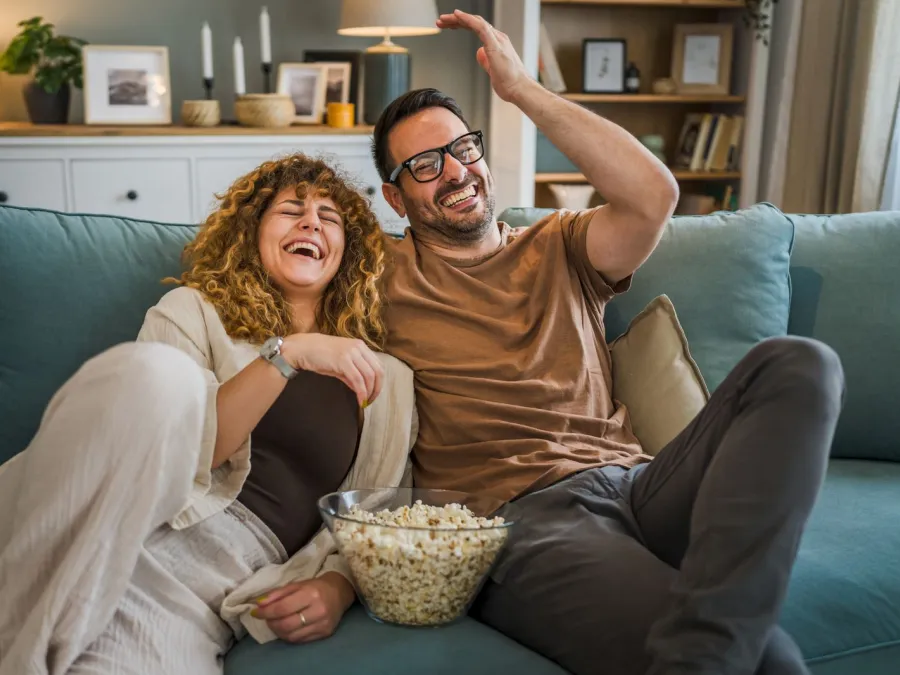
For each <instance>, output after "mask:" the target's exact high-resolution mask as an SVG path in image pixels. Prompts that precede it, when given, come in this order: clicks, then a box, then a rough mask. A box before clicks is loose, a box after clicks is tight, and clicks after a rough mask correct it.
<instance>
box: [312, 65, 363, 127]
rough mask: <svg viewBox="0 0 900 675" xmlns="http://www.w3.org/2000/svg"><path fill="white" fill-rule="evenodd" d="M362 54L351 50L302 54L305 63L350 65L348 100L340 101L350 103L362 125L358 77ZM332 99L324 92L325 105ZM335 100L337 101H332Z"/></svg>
mask: <svg viewBox="0 0 900 675" xmlns="http://www.w3.org/2000/svg"><path fill="white" fill-rule="evenodd" d="M362 54H363V53H362V52H361V51H359V50H353V49H308V50H306V51H304V52H303V61H304V62H305V63H322V62H329V63H340V64H349V65H350V81H349V88H348V94H349V98H345V99H341V100H342V102H344V103H352V104H353V106H354V108H355V110H356V118H357V122H358V123H359V124H362V116H363V110H362V87H361V86H360V81H361V78H360V75H361V73H362ZM335 76H336V75H335ZM331 100H332V99H331V98H329V95H328V94H327V92H326V104H327V103H328V102H330V101H331ZM334 100H337V99H334Z"/></svg>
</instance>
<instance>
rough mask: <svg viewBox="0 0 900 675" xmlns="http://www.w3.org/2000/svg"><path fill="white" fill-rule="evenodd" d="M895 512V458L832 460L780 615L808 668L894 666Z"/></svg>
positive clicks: (898, 644) (898, 619)
mask: <svg viewBox="0 0 900 675" xmlns="http://www.w3.org/2000/svg"><path fill="white" fill-rule="evenodd" d="M898 445H900V441H898ZM898 513H900V464H897V463H892V462H872V461H860V460H839V459H833V460H832V461H831V466H830V467H829V469H828V476H827V478H826V480H825V485H824V488H823V490H822V493H821V495H820V497H819V501H818V503H817V504H816V507H815V509H814V510H813V514H812V518H811V519H810V522H809V524H808V526H807V529H806V532H805V534H804V536H803V541H802V543H801V546H800V552H799V554H798V556H797V562H796V565H795V567H794V572H793V575H792V577H791V582H790V586H789V589H788V595H787V599H786V602H785V605H784V608H783V611H782V615H781V625H782V626H783V627H784V628H785V629H786V630H787V631H788V633H790V634H791V635H792V636H793V637H794V639H795V640H796V641H797V644H798V645H799V646H800V648H801V650H802V651H803V655H804V657H805V658H806V659H807V661H808V662H809V663H810V664H812V665H813V672H814V673H816V674H821V675H825V674H826V673H828V674H835V675H837V674H838V673H895V672H897V664H900V528H898V527H897V521H898Z"/></svg>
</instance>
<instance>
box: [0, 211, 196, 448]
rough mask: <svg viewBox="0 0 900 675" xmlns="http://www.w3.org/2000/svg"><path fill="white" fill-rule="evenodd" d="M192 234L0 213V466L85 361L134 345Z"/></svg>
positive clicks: (124, 222) (102, 220)
mask: <svg viewBox="0 0 900 675" xmlns="http://www.w3.org/2000/svg"><path fill="white" fill-rule="evenodd" d="M194 232H195V230H194V228H192V227H188V226H179V225H161V224H159V223H153V222H147V221H140V220H131V219H125V218H112V217H104V216H88V215H72V214H62V213H56V212H52V211H44V210H40V209H22V208H16V207H11V206H4V207H0V288H2V289H3V292H2V293H0V326H2V327H3V329H2V330H0V420H2V421H3V423H2V424H0V462H3V461H5V460H6V459H8V458H9V457H11V456H13V455H14V454H16V453H17V452H19V451H20V450H23V449H24V448H25V446H26V445H27V444H28V442H29V441H30V440H31V437H32V436H33V435H34V433H35V431H36V430H37V427H38V424H39V422H40V418H41V415H42V414H43V410H44V408H45V406H46V404H47V403H48V402H49V400H50V397H51V396H52V395H53V393H54V392H55V391H56V390H57V389H58V388H59V387H60V386H61V385H62V384H63V382H65V380H66V379H67V378H68V377H69V376H70V375H72V373H74V372H75V370H77V368H78V367H79V366H80V365H81V364H82V363H84V362H85V361H86V360H87V359H88V358H90V357H91V356H94V355H95V354H98V353H99V352H101V351H103V350H104V349H106V348H108V347H110V346H112V345H114V344H116V343H118V342H123V341H127V340H133V339H134V337H135V336H136V335H137V332H138V329H139V328H140V326H141V323H142V322H143V319H144V313H145V312H146V311H147V309H148V308H149V307H151V306H152V305H153V304H154V303H156V301H157V300H158V299H159V298H160V297H161V296H162V295H163V294H164V293H165V292H166V291H167V290H169V289H170V287H168V286H165V285H163V284H162V283H161V280H162V279H163V278H164V277H165V276H169V275H173V274H174V275H177V274H179V259H180V257H181V251H182V249H183V248H184V245H185V243H186V242H187V241H188V240H190V239H191V238H192V237H193V235H194Z"/></svg>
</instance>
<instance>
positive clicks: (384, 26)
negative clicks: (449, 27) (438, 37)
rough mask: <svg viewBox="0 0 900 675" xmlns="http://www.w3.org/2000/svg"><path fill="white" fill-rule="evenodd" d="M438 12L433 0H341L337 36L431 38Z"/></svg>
mask: <svg viewBox="0 0 900 675" xmlns="http://www.w3.org/2000/svg"><path fill="white" fill-rule="evenodd" d="M437 18H438V13H437V6H436V5H435V2H434V0H344V2H343V5H342V6H341V27H340V28H338V33H339V34H340V35H350V36H354V37H383V36H384V35H390V37H409V36H412V35H434V34H435V33H438V32H440V30H439V29H438V27H437V26H436V25H435V22H436V21H437Z"/></svg>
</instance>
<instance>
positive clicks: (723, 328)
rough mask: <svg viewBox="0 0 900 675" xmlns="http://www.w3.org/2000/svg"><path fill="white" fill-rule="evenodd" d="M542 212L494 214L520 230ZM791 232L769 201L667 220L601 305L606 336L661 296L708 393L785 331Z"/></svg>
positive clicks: (618, 331)
mask: <svg viewBox="0 0 900 675" xmlns="http://www.w3.org/2000/svg"><path fill="white" fill-rule="evenodd" d="M548 212H549V211H548V210H546V209H507V210H506V211H504V212H503V213H502V214H501V215H500V219H501V220H503V221H504V222H507V223H509V224H510V225H511V226H514V227H520V226H525V225H528V224H530V223H532V222H535V219H536V218H537V217H539V216H541V215H545V214H546V213H548ZM793 233H794V228H793V225H792V224H791V222H790V221H789V220H788V219H787V218H786V217H785V215H784V214H783V213H781V211H779V210H778V209H776V208H775V207H774V206H771V205H768V204H757V205H756V206H753V207H752V208H749V209H744V210H742V211H735V212H719V213H714V214H711V215H707V216H676V217H674V218H673V219H672V220H671V221H670V222H669V224H668V225H667V226H666V229H665V232H664V233H663V236H662V239H661V240H660V242H659V245H658V246H657V248H656V251H654V253H653V255H651V256H650V259H649V260H648V261H647V262H646V263H645V264H644V265H643V266H642V267H641V269H639V270H638V272H637V273H636V274H635V276H634V280H633V282H632V285H631V290H629V291H628V292H627V293H624V294H622V295H620V296H618V297H617V298H615V299H614V300H613V301H612V302H611V303H610V304H609V307H607V310H606V337H607V340H613V339H615V338H616V337H618V336H619V335H621V334H622V333H623V332H624V331H625V329H626V328H627V326H628V323H629V322H630V321H631V319H632V318H634V317H635V316H636V315H637V314H638V313H639V312H640V311H641V310H642V309H643V308H644V307H645V306H646V305H647V303H648V302H650V300H652V299H653V298H655V297H656V296H658V295H662V294H666V295H668V296H669V298H671V300H672V303H673V304H674V305H675V307H677V308H678V318H679V320H680V322H681V325H682V327H683V328H684V332H685V334H686V335H687V338H688V342H689V343H690V345H691V353H692V354H693V356H694V359H695V360H696V361H697V365H698V366H699V367H700V372H701V373H703V379H704V380H705V381H706V384H707V386H708V387H709V390H710V391H714V390H715V389H716V388H717V387H718V386H719V385H720V384H721V383H722V380H724V379H725V376H726V375H727V374H728V373H729V372H730V371H731V369H732V368H733V367H734V366H735V365H736V364H737V362H738V361H740V359H741V358H742V357H743V356H744V355H745V354H746V353H747V352H748V351H749V350H750V348H751V347H753V345H755V344H756V343H757V342H759V341H760V340H764V339H766V338H769V337H774V336H778V335H784V334H786V333H787V326H788V313H789V311H790V278H789V272H788V270H789V265H790V256H791V243H792V241H793Z"/></svg>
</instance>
